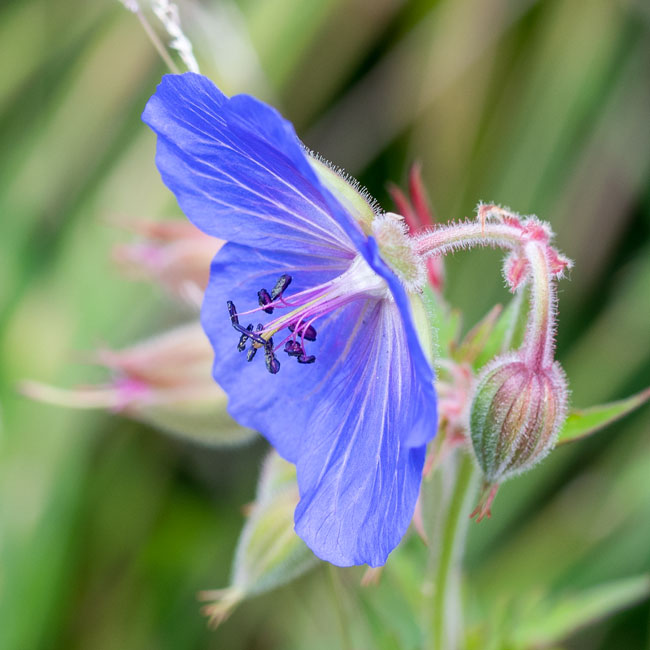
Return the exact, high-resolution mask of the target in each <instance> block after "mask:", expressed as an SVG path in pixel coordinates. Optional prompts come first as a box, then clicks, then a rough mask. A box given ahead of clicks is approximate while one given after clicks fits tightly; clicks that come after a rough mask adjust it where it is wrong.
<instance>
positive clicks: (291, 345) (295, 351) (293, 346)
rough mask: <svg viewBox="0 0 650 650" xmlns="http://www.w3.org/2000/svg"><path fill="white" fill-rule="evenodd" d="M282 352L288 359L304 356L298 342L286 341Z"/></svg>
mask: <svg viewBox="0 0 650 650" xmlns="http://www.w3.org/2000/svg"><path fill="white" fill-rule="evenodd" d="M284 351H285V352H286V353H287V354H288V355H289V356H290V357H297V356H300V355H301V354H304V352H305V351H304V349H303V347H302V345H300V343H298V341H287V342H286V344H285V346H284Z"/></svg>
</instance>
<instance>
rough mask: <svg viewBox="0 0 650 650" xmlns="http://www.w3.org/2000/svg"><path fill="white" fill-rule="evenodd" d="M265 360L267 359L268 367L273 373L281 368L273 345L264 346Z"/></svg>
mask: <svg viewBox="0 0 650 650" xmlns="http://www.w3.org/2000/svg"><path fill="white" fill-rule="evenodd" d="M264 361H266V369H267V370H268V371H269V372H270V373H271V374H272V375H275V374H276V373H277V372H278V371H279V370H280V362H279V361H278V360H277V359H276V358H275V354H273V346H272V345H267V346H266V347H265V348H264Z"/></svg>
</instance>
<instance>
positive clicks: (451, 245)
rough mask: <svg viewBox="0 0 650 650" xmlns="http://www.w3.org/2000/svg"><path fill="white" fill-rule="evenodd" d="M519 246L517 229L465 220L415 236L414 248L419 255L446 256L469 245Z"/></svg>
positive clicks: (519, 237)
mask: <svg viewBox="0 0 650 650" xmlns="http://www.w3.org/2000/svg"><path fill="white" fill-rule="evenodd" d="M520 245H521V230H520V229H518V228H515V227H514V226H511V225H509V224H505V223H494V222H481V221H468V222H466V223H454V224H452V225H449V226H442V227H438V228H436V229H435V230H432V231H431V232H428V233H426V234H424V235H420V236H418V237H417V238H416V242H415V249H416V251H417V252H418V253H419V254H420V255H422V256H423V257H430V256H432V255H446V254H447V253H452V252H454V251H456V250H460V249H464V248H471V247H473V246H499V247H501V248H507V249H512V248H516V247H517V246H520Z"/></svg>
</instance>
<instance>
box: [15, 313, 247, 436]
mask: <svg viewBox="0 0 650 650" xmlns="http://www.w3.org/2000/svg"><path fill="white" fill-rule="evenodd" d="M212 356H213V355H212V348H211V347H210V344H209V342H208V340H207V338H206V337H205V334H204V333H203V330H202V328H201V326H200V324H199V323H191V324H189V325H185V326H182V327H179V328H177V329H174V330H171V331H169V332H165V333H164V334H159V335H158V336H155V337H152V338H150V339H147V340H145V341H141V342H139V343H136V344H135V345H132V346H131V347H128V348H125V349H123V350H107V349H103V350H100V351H99V352H97V353H96V354H95V355H94V357H93V359H94V360H95V361H96V362H97V363H98V364H100V365H103V366H105V367H106V368H108V369H110V370H111V372H112V375H113V377H112V378H111V380H110V381H109V382H107V383H105V384H100V385H94V386H84V387H79V388H76V389H72V390H65V389H61V388H56V387H53V386H47V385H44V384H40V383H37V382H24V383H23V385H22V392H23V393H24V394H25V395H27V396H28V397H31V398H32V399H35V400H38V401H41V402H47V403H50V404H56V405H58V406H67V407H72V408H85V409H106V410H109V411H112V412H114V413H121V414H124V415H127V416H129V417H131V418H134V419H136V420H141V421H143V422H146V423H147V424H150V425H153V426H155V427H157V428H159V429H162V430H164V431H168V432H169V433H172V434H175V435H178V436H180V437H184V438H191V439H192V440H195V441H197V442H202V443H205V444H209V445H217V446H228V445H235V444H243V443H246V442H248V441H249V440H250V439H251V438H252V437H253V436H254V435H255V433H254V432H253V431H251V430H249V429H244V428H242V427H240V426H239V425H237V424H236V423H235V422H234V421H233V420H232V419H231V418H230V416H229V415H228V414H227V413H226V395H225V393H224V392H223V391H222V390H221V388H220V387H219V386H217V384H215V383H214V380H213V379H212V374H211V370H210V369H211V365H212Z"/></svg>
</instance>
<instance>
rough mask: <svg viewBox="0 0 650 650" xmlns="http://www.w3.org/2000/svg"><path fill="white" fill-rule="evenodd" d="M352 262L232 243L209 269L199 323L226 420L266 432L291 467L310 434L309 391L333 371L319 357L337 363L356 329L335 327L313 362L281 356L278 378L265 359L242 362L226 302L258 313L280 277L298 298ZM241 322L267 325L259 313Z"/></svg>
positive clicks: (320, 342) (312, 346)
mask: <svg viewBox="0 0 650 650" xmlns="http://www.w3.org/2000/svg"><path fill="white" fill-rule="evenodd" d="M349 263H350V260H342V259H337V258H334V259H329V258H318V257H315V256H312V255H309V256H307V255H300V254H298V253H287V252H281V253H276V252H273V251H271V252H269V251H263V250H260V249H257V248H249V247H248V246H240V245H238V244H233V243H228V244H226V245H225V246H224V247H223V248H222V249H221V250H220V251H219V253H218V254H217V256H216V257H215V259H214V261H213V263H212V269H211V276H210V282H209V284H208V288H207V291H206V294H205V299H204V301H203V308H202V312H201V321H202V324H203V329H204V330H205V331H206V333H207V335H208V337H209V338H210V341H211V343H212V346H213V348H214V352H215V360H214V366H213V374H214V378H215V380H216V381H217V383H218V384H219V385H220V386H221V387H222V388H223V389H224V390H225V391H226V393H227V394H228V398H229V399H228V411H229V412H230V414H231V415H232V416H233V417H234V418H235V419H236V420H237V421H238V422H240V423H242V424H243V423H247V424H246V425H244V426H249V427H250V428H252V429H256V430H257V431H260V432H261V433H263V434H264V436H265V437H266V438H267V439H268V440H269V441H270V442H271V444H273V445H274V446H275V447H276V449H277V450H278V452H279V453H280V454H281V455H282V456H283V457H284V458H285V459H287V460H289V461H291V462H296V460H297V458H298V453H299V447H300V445H301V441H302V438H304V437H305V436H307V435H309V431H308V429H307V420H308V417H309V414H310V412H311V411H312V410H313V409H312V407H311V401H312V400H313V399H314V395H313V386H315V385H317V384H318V382H319V381H321V380H322V378H323V377H324V376H325V375H326V374H327V373H328V372H329V371H330V368H328V365H327V362H326V361H325V359H324V360H323V362H321V356H322V354H323V352H324V351H325V350H327V353H328V354H329V355H330V356H334V355H336V356H338V355H339V354H340V350H342V349H343V348H344V347H345V344H346V341H347V337H348V335H349V334H350V332H351V330H352V327H353V325H354V323H344V324H342V326H340V327H339V326H338V325H337V327H334V328H332V330H333V331H327V332H323V335H322V336H321V335H319V336H318V340H316V341H314V342H313V343H310V350H312V351H313V353H314V354H315V355H316V358H317V363H314V364H311V365H299V364H298V363H297V362H296V360H295V359H292V358H290V357H287V356H286V355H285V354H284V353H282V352H279V353H278V360H279V361H280V364H281V369H280V372H279V373H278V374H276V375H271V374H269V372H268V371H267V369H266V367H265V365H264V362H263V360H261V359H258V358H256V359H254V360H253V361H252V362H251V363H247V361H246V353H245V352H239V351H238V350H237V333H236V332H235V331H234V330H233V328H232V326H231V324H230V319H229V316H228V312H227V309H226V301H228V300H231V301H233V302H234V303H235V305H236V306H237V308H238V309H239V310H241V311H247V310H249V309H252V308H255V307H257V306H258V304H257V292H258V291H259V290H260V289H261V288H263V287H264V288H266V289H270V288H271V287H272V286H273V285H274V284H275V282H276V280H277V279H278V277H280V276H281V275H282V274H284V273H287V274H289V275H291V276H292V283H291V291H292V292H296V293H297V292H299V291H302V290H304V289H307V288H310V287H313V286H316V285H318V284H321V283H323V282H326V281H328V280H330V279H332V278H333V277H336V276H338V275H340V274H341V273H342V272H343V271H344V270H345V268H346V267H347V266H348V265H349ZM264 317H266V316H265V315H264ZM246 318H247V319H249V320H250V322H252V323H257V322H258V320H264V318H260V314H259V313H254V314H251V315H250V316H242V322H244V319H246ZM328 330H329V328H328ZM319 334H320V333H319ZM279 336H280V337H281V334H280V335H279ZM280 340H281V338H280ZM277 342H278V343H279V340H278V341H277ZM337 350H338V351H339V352H338V354H337ZM260 356H262V353H261V352H260Z"/></svg>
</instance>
